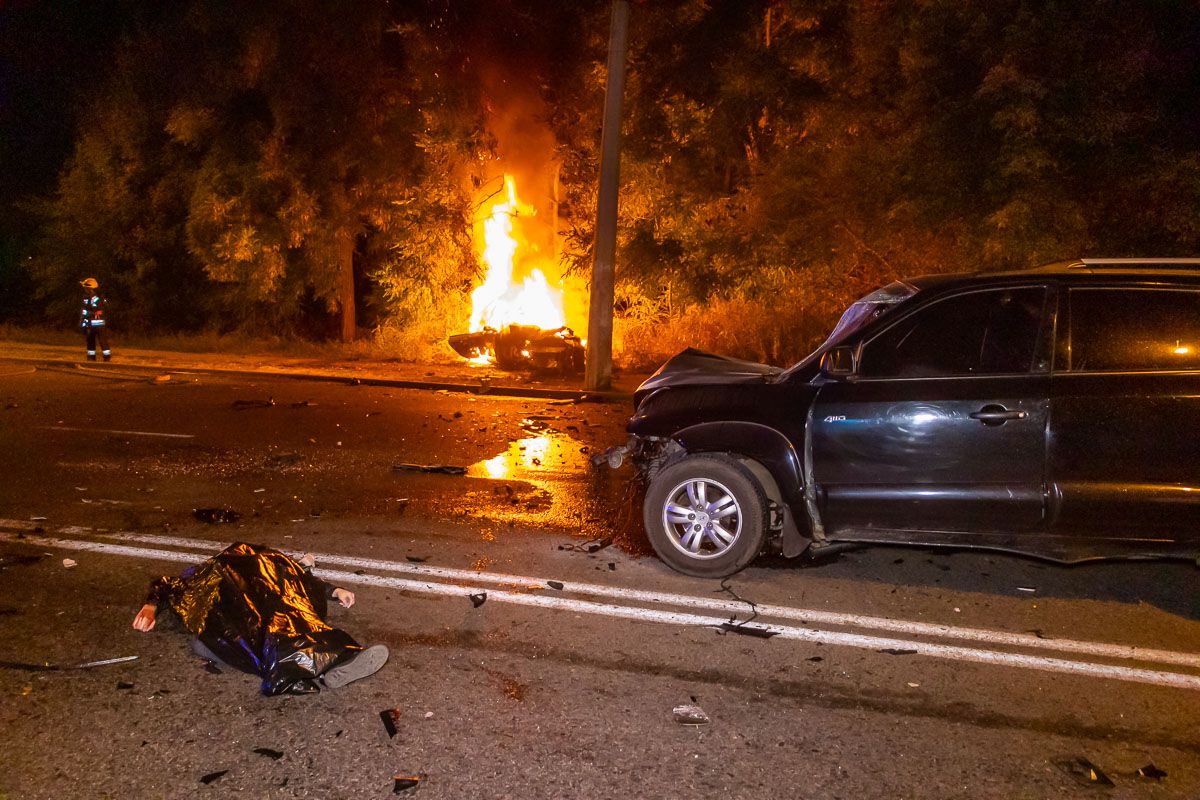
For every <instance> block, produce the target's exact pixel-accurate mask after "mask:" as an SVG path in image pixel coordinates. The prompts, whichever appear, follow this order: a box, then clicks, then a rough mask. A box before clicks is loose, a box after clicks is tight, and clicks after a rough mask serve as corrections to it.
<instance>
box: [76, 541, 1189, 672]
mask: <svg viewBox="0 0 1200 800" xmlns="http://www.w3.org/2000/svg"><path fill="white" fill-rule="evenodd" d="M62 532H63V533H67V532H68V530H67V529H63V531H62ZM95 535H96V536H100V537H104V538H109V539H116V540H118V541H126V542H143V543H147V544H154V545H167V546H176V547H191V548H195V549H201V550H209V551H212V552H216V551H218V550H223V549H224V548H225V547H227V546H228V544H222V543H220V542H213V541H211V540H207V539H189V538H184V537H178V536H155V535H152V534H138V533H123V532H121V533H103V532H96V533H95ZM313 555H315V556H316V558H317V562H318V563H324V564H335V565H337V566H341V567H354V568H358V569H373V570H380V571H385V572H399V573H404V574H409V575H421V576H428V577H431V578H444V579H447V580H454V581H474V582H476V583H478V582H484V583H491V584H499V585H509V586H528V585H530V584H541V585H545V583H546V581H547V580H548V579H546V578H537V577H532V576H528V575H506V574H504V573H495V572H474V571H473V570H465V569H453V568H450V567H435V566H430V565H427V564H408V563H400V562H395V561H383V560H380V559H374V558H357V557H354V556H343V555H336V554H326V553H314V554H313ZM562 584H563V591H569V592H577V593H579V594H586V595H592V596H596V597H609V598H614V599H618V600H632V601H635V602H640V603H653V604H658V605H673V606H681V607H684V608H695V609H703V610H706V611H719V612H722V613H727V614H730V615H735V614H745V613H746V612H747V611H748V610H749V607H748V606H747V604H746V603H742V602H738V601H736V600H722V599H718V598H714V597H693V596H691V595H685V594H674V593H670V592H648V591H645V590H642V589H626V588H623V587H620V586H604V585H601V584H594V583H575V582H572V581H562ZM755 609H756V610H757V611H758V615H759V617H760V618H768V619H787V620H796V621H799V622H808V623H816V624H821V625H837V626H839V627H847V628H867V629H869V630H874V631H887V632H889V633H895V634H901V635H906V636H932V637H937V638H940V639H955V640H959V641H969V642H979V643H983V644H988V645H1002V646H1010V647H1027V648H1032V649H1035V650H1052V651H1055V652H1059V653H1071V654H1077V655H1087V656H1096V657H1099V658H1117V659H1124V660H1130V661H1147V662H1154V663H1159V664H1177V665H1180V666H1184V667H1193V668H1195V669H1200V653H1184V652H1179V651H1176V650H1158V649H1154V648H1147V647H1136V646H1133V645H1123V644H1109V643H1107V642H1088V641H1079V640H1075V639H1043V638H1041V637H1039V636H1035V635H1033V634H1029V633H1010V632H1008V631H996V630H988V629H986V628H969V627H959V626H955V625H943V624H937V623H929V622H916V621H913V620H902V619H890V618H888V617H873V616H865V615H862V614H846V613H841V612H837V611H822V610H819V609H813V608H793V607H790V606H776V605H767V604H761V605H759V604H756V605H755Z"/></svg>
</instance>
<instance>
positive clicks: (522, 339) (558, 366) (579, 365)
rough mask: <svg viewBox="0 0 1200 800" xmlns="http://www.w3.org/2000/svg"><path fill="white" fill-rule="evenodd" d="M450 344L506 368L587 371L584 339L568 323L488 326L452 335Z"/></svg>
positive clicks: (471, 356)
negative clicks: (556, 325)
mask: <svg viewBox="0 0 1200 800" xmlns="http://www.w3.org/2000/svg"><path fill="white" fill-rule="evenodd" d="M450 347H452V348H453V349H454V352H456V353H458V354H459V355H460V356H462V357H463V358H466V359H469V360H472V361H479V360H481V359H482V360H486V361H489V362H491V363H494V364H495V365H496V366H497V367H499V368H500V369H505V370H521V369H530V370H533V371H535V372H561V373H564V374H567V373H578V372H582V371H583V364H584V349H583V343H582V342H581V341H580V339H579V337H578V336H576V335H575V333H574V331H572V330H571V329H570V328H568V327H566V326H563V327H560V328H555V329H554V330H545V329H543V328H539V327H538V326H536V325H517V324H513V325H509V326H508V327H507V328H505V329H504V330H501V331H498V330H496V329H495V328H491V327H485V328H484V329H483V330H482V331H476V332H474V333H460V334H456V335H454V336H451V337H450Z"/></svg>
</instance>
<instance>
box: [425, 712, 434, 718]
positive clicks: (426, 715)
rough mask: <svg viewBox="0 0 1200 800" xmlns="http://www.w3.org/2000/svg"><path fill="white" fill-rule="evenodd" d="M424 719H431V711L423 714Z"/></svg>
mask: <svg viewBox="0 0 1200 800" xmlns="http://www.w3.org/2000/svg"><path fill="white" fill-rule="evenodd" d="M425 719H433V712H432V711H426V712H425Z"/></svg>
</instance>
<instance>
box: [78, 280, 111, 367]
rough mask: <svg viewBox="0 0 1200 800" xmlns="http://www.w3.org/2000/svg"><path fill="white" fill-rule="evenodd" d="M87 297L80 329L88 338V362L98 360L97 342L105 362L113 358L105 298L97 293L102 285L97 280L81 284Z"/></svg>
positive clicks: (84, 299)
mask: <svg viewBox="0 0 1200 800" xmlns="http://www.w3.org/2000/svg"><path fill="white" fill-rule="evenodd" d="M79 285H80V286H82V287H83V291H84V292H86V295H85V296H84V298H83V310H82V312H81V313H80V315H79V327H80V328H81V329H82V330H83V332H84V334H85V335H86V336H87V357H88V361H95V360H96V342H97V341H99V342H100V353H101V355H103V356H104V360H105V361H108V360H109V359H110V358H112V350H111V349H109V346H108V332H107V331H106V330H105V324H106V322H107V318H106V317H105V315H104V306H105V305H106V304H105V302H104V298H103V297H101V296H100V295H99V293H98V292H97V291H96V290H97V289H99V288H100V283H99V282H98V281H97V280H96V279H95V278H86V279H84V280H82V281H80V282H79Z"/></svg>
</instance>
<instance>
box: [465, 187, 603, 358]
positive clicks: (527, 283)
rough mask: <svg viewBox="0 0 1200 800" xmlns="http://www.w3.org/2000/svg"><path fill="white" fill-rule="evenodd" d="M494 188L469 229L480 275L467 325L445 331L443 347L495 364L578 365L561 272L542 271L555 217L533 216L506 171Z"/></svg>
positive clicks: (580, 347) (580, 350) (580, 353)
mask: <svg viewBox="0 0 1200 800" xmlns="http://www.w3.org/2000/svg"><path fill="white" fill-rule="evenodd" d="M497 194H500V195H501V197H500V200H499V201H498V202H496V203H495V204H494V205H492V206H491V209H490V211H489V212H488V214H487V216H486V217H485V218H484V219H482V220H481V223H480V226H479V229H478V230H477V240H478V242H479V245H480V258H481V260H482V262H483V265H484V267H485V276H484V280H483V282H482V283H481V284H480V285H478V286H477V287H475V289H474V290H473V291H472V292H471V320H470V327H469V328H468V329H467V330H468V331H469V332H468V333H460V334H455V335H453V336H451V337H450V338H449V344H450V347H451V348H453V350H454V351H455V352H456V353H458V354H459V355H460V356H462V357H463V358H465V359H468V360H470V361H472V362H474V363H477V364H485V363H491V364H495V365H496V366H497V367H499V368H500V369H503V370H510V371H515V370H531V371H534V372H559V373H564V374H566V373H577V372H582V371H583V365H584V343H583V341H582V340H580V338H579V337H578V336H576V335H575V332H574V331H573V330H571V328H569V327H567V326H566V319H565V316H564V314H563V286H562V280H557V279H551V278H548V277H547V276H546V271H550V272H551V274H553V269H552V267H553V262H552V259H549V258H547V256H546V255H545V254H546V253H547V252H548V251H549V250H550V249H551V248H552V243H553V240H554V237H555V235H556V234H555V230H556V224H550V225H547V224H546V223H545V222H540V223H539V219H540V218H539V217H538V215H537V210H536V209H535V208H534V207H533V206H532V205H531V204H529V203H526V202H524V201H522V200H521V199H519V198H518V197H517V190H516V184H515V181H514V179H513V176H512V175H505V176H504V184H503V188H502V189H501V190H500V191H499V192H497Z"/></svg>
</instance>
